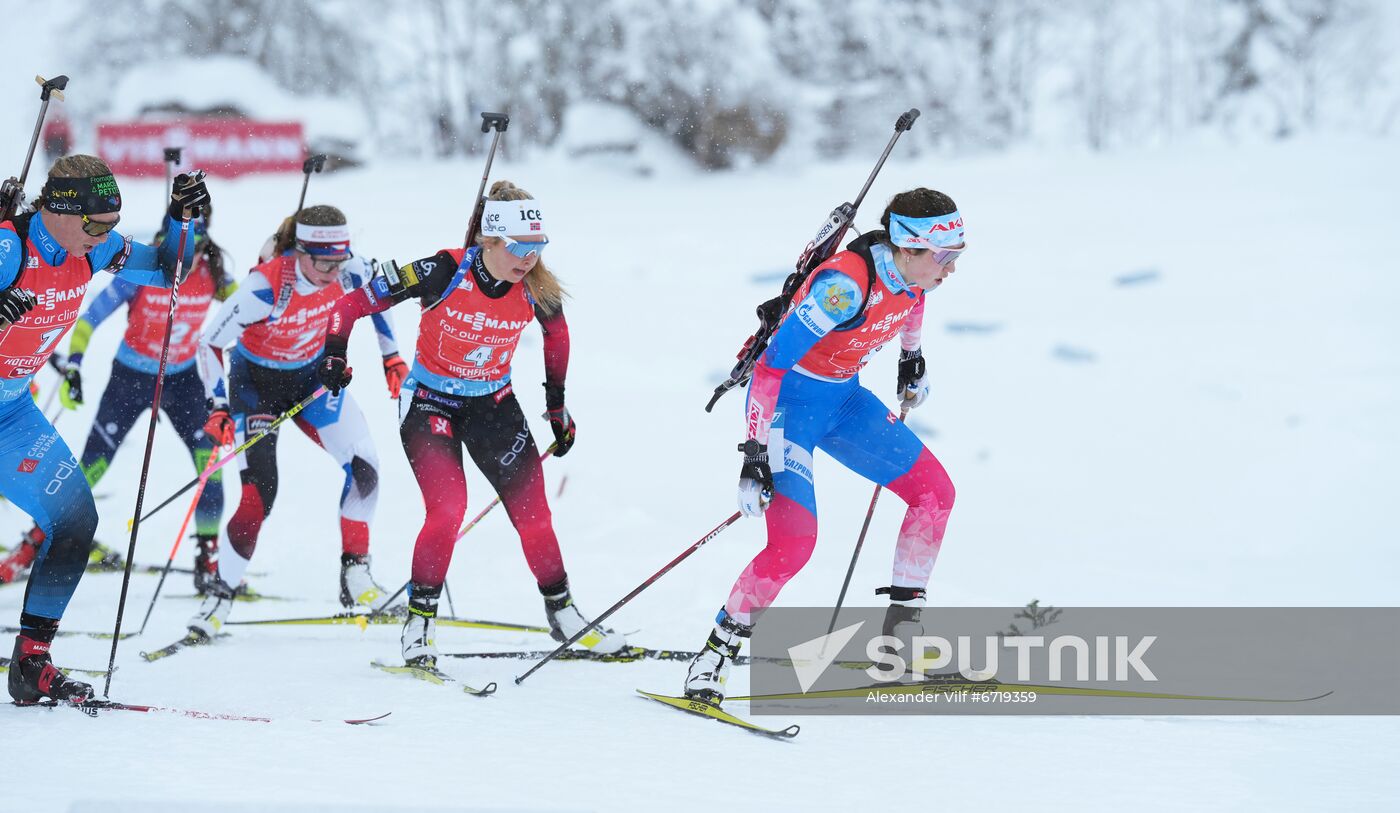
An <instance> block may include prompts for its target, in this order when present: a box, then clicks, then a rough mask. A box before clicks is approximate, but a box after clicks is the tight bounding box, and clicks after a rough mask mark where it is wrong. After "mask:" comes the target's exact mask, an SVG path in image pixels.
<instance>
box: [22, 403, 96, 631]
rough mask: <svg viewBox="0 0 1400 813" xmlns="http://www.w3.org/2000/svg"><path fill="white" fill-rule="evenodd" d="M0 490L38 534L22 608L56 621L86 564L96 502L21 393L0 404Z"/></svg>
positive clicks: (50, 426)
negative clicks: (40, 540) (40, 541)
mask: <svg viewBox="0 0 1400 813" xmlns="http://www.w3.org/2000/svg"><path fill="white" fill-rule="evenodd" d="M0 493H3V494H4V495H5V498H6V499H8V500H9V501H10V502H12V503H14V504H15V505H16V506H18V507H19V509H20V510H21V511H24V512H25V513H26V514H29V515H30V516H31V517H33V518H34V521H35V522H36V523H38V525H39V528H40V529H41V530H42V531H43V532H44V543H43V545H41V546H40V547H39V552H38V554H37V556H36V557H35V559H34V565H33V569H32V570H31V571H30V573H29V585H28V587H27V588H26V589H25V592H24V611H25V612H26V613H28V614H30V615H34V616H39V617H41V618H48V619H53V620H57V619H60V618H62V617H63V611H64V610H66V609H67V608H68V600H69V599H71V598H72V597H73V591H75V590H77V589H78V581H79V580H81V579H82V578H83V570H84V568H86V567H87V561H88V554H89V553H90V552H91V551H92V537H93V534H95V533H96V532H97V505H96V504H95V503H94V502H93V501H92V489H91V488H89V486H88V483H87V480H86V479H85V478H84V477H83V473H82V470H81V469H80V468H79V467H78V461H77V460H76V459H75V458H74V457H73V452H72V451H71V450H70V449H69V448H68V444H66V443H64V442H63V438H62V437H60V436H59V434H58V432H57V431H56V430H55V429H54V428H53V424H51V423H49V421H48V419H47V418H45V417H44V414H43V413H42V412H40V411H39V407H37V406H35V404H34V399H33V398H30V397H29V395H28V394H27V393H26V394H24V395H21V396H20V397H19V398H16V399H14V400H13V401H8V402H5V403H0Z"/></svg>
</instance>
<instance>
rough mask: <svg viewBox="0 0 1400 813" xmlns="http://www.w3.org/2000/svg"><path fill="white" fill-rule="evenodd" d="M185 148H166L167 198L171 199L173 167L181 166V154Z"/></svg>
mask: <svg viewBox="0 0 1400 813" xmlns="http://www.w3.org/2000/svg"><path fill="white" fill-rule="evenodd" d="M183 150H184V148H183V147H166V148H165V196H166V197H167V198H169V197H170V172H171V168H172V167H178V166H180V153H181V152H182V151H183Z"/></svg>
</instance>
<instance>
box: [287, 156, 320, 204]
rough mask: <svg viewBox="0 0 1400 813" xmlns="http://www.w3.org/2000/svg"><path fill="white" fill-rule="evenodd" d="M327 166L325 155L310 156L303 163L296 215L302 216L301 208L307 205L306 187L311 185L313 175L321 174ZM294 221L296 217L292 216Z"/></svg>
mask: <svg viewBox="0 0 1400 813" xmlns="http://www.w3.org/2000/svg"><path fill="white" fill-rule="evenodd" d="M325 166H326V156H325V155H324V154H323V153H316V154H315V155H308V156H307V157H306V160H305V161H303V162H301V174H302V176H303V177H302V179H301V197H300V198H297V211H296V214H297V215H299V214H301V207H303V206H305V205H306V187H308V186H310V185H311V173H313V172H320V171H321V170H322V169H324V168H325ZM292 220H293V221H295V220H296V215H292Z"/></svg>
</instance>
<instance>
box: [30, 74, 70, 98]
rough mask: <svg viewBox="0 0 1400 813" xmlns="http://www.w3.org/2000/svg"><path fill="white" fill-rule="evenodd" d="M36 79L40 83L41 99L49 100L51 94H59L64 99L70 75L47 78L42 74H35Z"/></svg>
mask: <svg viewBox="0 0 1400 813" xmlns="http://www.w3.org/2000/svg"><path fill="white" fill-rule="evenodd" d="M34 81H35V82H38V83H39V101H42V102H47V101H48V100H49V96H50V95H53V96H57V97H58V100H59V101H60V102H61V101H63V91H64V89H65V88H67V87H68V77H66V76H55V77H54V78H52V79H45V78H44V77H42V76H35V77H34Z"/></svg>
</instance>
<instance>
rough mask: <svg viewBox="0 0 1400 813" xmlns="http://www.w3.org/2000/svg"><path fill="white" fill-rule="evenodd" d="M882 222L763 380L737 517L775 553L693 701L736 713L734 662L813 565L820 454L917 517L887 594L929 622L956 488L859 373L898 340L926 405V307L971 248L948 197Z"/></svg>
mask: <svg viewBox="0 0 1400 813" xmlns="http://www.w3.org/2000/svg"><path fill="white" fill-rule="evenodd" d="M880 222H881V224H882V225H883V226H884V230H883V231H876V232H872V233H870V234H867V235H865V236H862V237H860V238H859V239H857V240H855V241H853V242H852V243H851V244H850V245H849V246H848V247H847V250H846V251H842V252H840V253H838V254H836V255H835V256H833V257H832V258H831V259H829V260H827V261H826V262H825V263H823V264H822V265H821V266H819V267H818V268H817V269H816V270H814V271H813V272H812V275H811V276H810V277H809V278H808V280H807V281H806V283H804V285H803V286H802V287H801V288H799V289H798V291H797V293H796V294H795V295H794V296H793V299H792V303H793V304H792V306H791V307H790V308H789V310H788V312H787V314H786V315H785V316H784V319H783V321H782V323H781V324H780V325H779V327H778V329H777V331H776V332H775V333H774V334H773V338H772V340H771V342H770V343H769V345H768V348H767V350H766V351H765V352H764V354H763V356H762V357H761V358H760V360H759V362H758V364H757V366H756V367H755V369H754V373H753V379H752V381H751V383H750V384H749V394H748V405H747V409H746V415H747V419H746V423H747V440H746V441H745V442H744V444H743V445H742V446H741V447H740V448H741V450H742V451H743V452H744V465H743V468H742V470H741V472H740V475H739V478H740V479H739V507H740V510H741V511H742V512H743V513H744V514H745V515H747V516H759V515H764V514H765V513H766V518H767V522H768V544H767V546H766V547H765V548H764V549H763V550H762V551H760V552H759V553H758V555H757V556H755V557H754V559H753V561H752V562H750V563H749V565H748V567H746V568H744V571H743V572H742V573H740V574H739V579H738V581H736V582H735V583H734V587H733V588H732V589H731V590H730V593H729V599H728V600H727V601H726V602H725V604H724V607H723V609H721V610H720V612H719V616H718V617H717V618H716V620H715V627H714V630H713V632H711V634H710V637H709V640H708V641H707V642H706V645H705V647H704V648H703V649H702V650H701V652H700V653H699V654H698V655H697V656H696V657H695V658H694V659H693V660H692V661H691V664H690V671H689V673H688V674H687V676H686V681H685V694H686V695H687V696H688V697H692V698H695V699H699V700H704V701H706V702H710V703H719V702H720V701H722V700H723V699H724V683H725V680H726V679H727V677H728V674H729V665H730V662H731V661H732V660H733V659H734V658H735V657H736V656H737V655H738V654H739V648H740V646H741V645H742V643H743V640H744V639H745V638H747V637H749V635H750V633H751V632H752V630H753V613H754V612H755V611H757V610H760V609H763V608H765V607H768V606H769V605H771V604H772V603H773V602H774V600H776V599H777V597H778V592H779V591H781V590H782V589H783V585H785V584H787V582H788V580H789V579H791V578H792V577H793V576H795V575H796V574H797V572H798V571H799V570H801V569H802V566H803V565H805V564H806V563H807V560H808V558H810V557H811V555H812V549H813V547H814V546H815V545H816V541H817V504H816V497H815V492H814V490H813V477H814V467H813V465H812V452H813V450H815V449H818V448H820V449H822V450H823V451H825V452H826V453H827V454H829V455H831V456H832V457H833V458H835V459H836V460H837V461H838V462H840V463H842V464H843V465H845V466H846V467H848V468H850V469H851V470H852V471H855V472H857V473H858V474H860V475H862V476H864V477H867V478H869V479H871V480H874V481H875V482H876V483H879V484H880V485H882V486H884V487H885V488H888V489H889V490H890V491H893V492H894V493H895V494H897V495H898V496H899V497H900V498H901V499H903V500H904V502H906V503H907V504H908V506H909V508H908V511H907V513H906V514H905V516H904V524H903V525H902V526H901V527H900V531H899V541H898V543H897V545H896V547H895V554H894V573H893V576H892V579H891V584H890V586H889V587H887V588H881V589H880V590H878V591H876V592H877V593H880V594H888V595H889V597H890V601H891V603H892V609H893V610H894V611H895V612H896V613H898V612H907V613H910V614H917V612H918V610H917V608H919V607H921V606H923V603H924V593H925V589H926V588H927V586H928V580H929V574H930V572H931V571H932V569H933V562H934V559H935V558H936V557H937V556H938V548H939V545H940V544H941V543H942V540H943V530H944V527H945V526H946V525H947V523H948V513H949V511H950V510H951V509H952V507H953V484H952V481H950V480H949V479H948V474H947V472H945V471H944V470H943V466H942V465H941V464H940V463H939V462H938V460H937V459H936V458H934V456H933V454H932V453H931V452H929V450H928V449H927V448H925V446H924V444H923V443H922V442H921V441H920V440H919V438H918V436H916V435H915V434H914V432H913V431H912V430H911V429H909V427H908V426H906V425H905V424H904V423H903V422H901V421H900V420H899V419H898V418H896V417H895V415H894V414H893V413H891V412H890V411H889V410H888V409H887V408H886V407H885V405H884V404H882V403H881V402H880V400H879V399H878V398H877V397H875V395H874V394H873V393H871V392H870V390H868V389H866V388H865V387H863V386H861V383H860V378H859V373H860V370H861V368H862V367H864V366H865V364H866V362H867V361H869V360H870V357H871V356H872V355H874V354H875V352H876V351H877V350H879V349H880V348H881V347H882V346H884V345H885V344H886V343H888V342H889V341H890V340H892V339H894V337H895V336H896V335H899V336H900V344H901V347H902V352H901V353H900V362H899V382H898V394H899V398H900V400H901V404H902V406H904V407H916V406H919V405H920V404H922V403H923V402H924V399H925V398H927V397H928V379H927V374H926V372H925V366H924V360H923V354H922V351H921V349H920V331H921V328H922V325H923V317H924V298H925V296H926V294H927V293H928V291H929V290H931V289H933V288H934V287H936V286H937V285H939V284H940V283H941V282H942V281H943V280H944V279H945V278H946V277H947V276H948V275H949V274H951V273H952V272H953V271H954V269H955V264H956V261H957V257H958V255H959V254H961V252H962V250H963V249H964V247H965V244H964V242H963V225H962V215H961V214H960V213H959V212H958V210H957V206H956V205H955V204H954V203H953V201H952V199H950V198H949V197H948V196H947V195H944V194H942V193H939V192H935V191H933V190H930V189H922V188H920V189H914V190H911V191H909V192H904V193H901V194H899V195H896V196H895V197H894V199H893V200H891V201H890V204H889V206H887V207H886V209H885V213H884V215H883V216H882V217H881V220H880ZM770 450H771V452H772V453H773V461H774V463H775V464H776V465H775V466H770V463H769V454H770ZM773 468H776V469H777V470H776V471H773Z"/></svg>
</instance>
